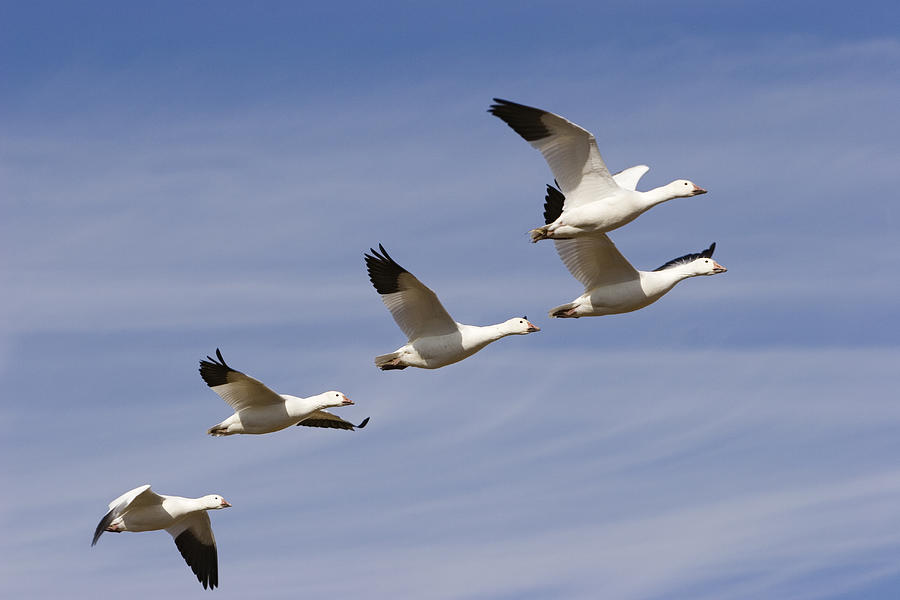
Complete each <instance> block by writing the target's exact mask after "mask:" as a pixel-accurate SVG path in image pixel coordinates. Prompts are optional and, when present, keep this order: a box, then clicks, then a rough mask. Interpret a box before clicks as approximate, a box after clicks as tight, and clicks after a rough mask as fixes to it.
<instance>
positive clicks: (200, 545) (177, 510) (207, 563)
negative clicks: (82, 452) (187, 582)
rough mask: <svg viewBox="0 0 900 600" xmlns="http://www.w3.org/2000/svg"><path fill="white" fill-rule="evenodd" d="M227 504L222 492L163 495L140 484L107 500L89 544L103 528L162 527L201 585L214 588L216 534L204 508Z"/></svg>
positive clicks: (215, 584)
mask: <svg viewBox="0 0 900 600" xmlns="http://www.w3.org/2000/svg"><path fill="white" fill-rule="evenodd" d="M229 506H231V505H230V504H229V503H228V502H226V501H225V499H224V498H222V497H221V496H216V495H210V496H203V497H202V498H182V497H180V496H163V495H160V494H157V493H155V492H153V490H151V489H150V486H149V485H142V486H140V487H136V488H134V489H133V490H131V491H129V492H125V493H124V494H122V495H121V496H119V497H118V498H116V499H115V500H113V501H112V502H110V503H109V512H108V513H106V514H105V515H104V516H103V518H102V519H100V523H99V524H98V525H97V529H95V530H94V540H93V541H92V542H91V546H94V545H95V544H96V543H97V540H98V539H100V536H101V535H102V534H103V532H104V531H112V532H114V533H119V532H122V531H156V530H158V529H165V530H166V531H168V532H169V534H171V536H172V537H173V538H174V539H175V545H176V546H177V547H178V551H179V552H181V556H183V557H184V560H185V562H186V563H187V564H188V566H189V567H190V568H191V570H192V571H193V572H194V575H196V576H197V579H198V580H199V581H200V583H202V584H203V588H204V589H206V588H207V587H209V589H214V588H215V587H216V586H217V585H219V559H218V554H217V552H216V537H215V536H214V535H213V532H212V527H211V526H210V524H209V515H208V514H206V511H208V510H217V509H220V508H227V507H229Z"/></svg>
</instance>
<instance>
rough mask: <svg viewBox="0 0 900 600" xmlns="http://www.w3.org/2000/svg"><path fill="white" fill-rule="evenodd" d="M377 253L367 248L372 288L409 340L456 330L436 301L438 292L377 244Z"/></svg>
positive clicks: (441, 306)
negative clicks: (373, 287) (399, 263)
mask: <svg viewBox="0 0 900 600" xmlns="http://www.w3.org/2000/svg"><path fill="white" fill-rule="evenodd" d="M378 250H380V252H378V251H376V250H374V249H371V248H370V249H369V251H370V252H371V253H372V254H371V255H370V254H366V255H365V257H366V269H367V270H368V272H369V280H370V281H371V282H372V285H373V286H375V291H377V292H378V293H379V294H381V300H382V301H383V302H384V305H385V306H387V308H388V310H389V311H391V316H393V317H394V321H396V322H397V325H398V326H399V327H400V329H402V330H403V333H405V334H406V337H407V338H409V340H410V341H413V340H416V339H418V338H421V337H430V336H436V335H445V334H448V333H453V332H455V331H457V327H456V322H455V321H454V320H453V318H452V317H451V316H450V314H449V313H448V312H447V310H446V309H445V308H444V307H443V305H442V304H441V301H440V300H438V297H437V294H435V293H434V292H432V291H431V290H430V289H429V288H428V287H427V286H426V285H425V284H423V283H422V282H421V281H419V280H418V279H416V278H415V277H414V276H413V274H412V273H410V272H409V271H407V270H406V269H404V268H403V267H401V266H400V265H398V264H397V263H396V262H395V261H394V259H393V258H391V257H390V255H389V254H388V253H387V251H386V250H385V249H384V246H382V245H381V244H378Z"/></svg>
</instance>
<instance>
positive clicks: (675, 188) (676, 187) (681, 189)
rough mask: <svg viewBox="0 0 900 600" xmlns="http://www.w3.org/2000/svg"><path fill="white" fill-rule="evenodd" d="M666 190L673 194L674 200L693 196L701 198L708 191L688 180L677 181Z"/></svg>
mask: <svg viewBox="0 0 900 600" xmlns="http://www.w3.org/2000/svg"><path fill="white" fill-rule="evenodd" d="M666 189H667V191H668V192H669V193H671V194H672V197H673V198H690V197H691V196H699V195H700V194H705V193H706V190H704V189H703V188H702V187H700V186H699V185H697V184H696V183H694V182H693V181H689V180H687V179H676V180H675V181H673V182H672V183H670V184H669V185H667V186H666Z"/></svg>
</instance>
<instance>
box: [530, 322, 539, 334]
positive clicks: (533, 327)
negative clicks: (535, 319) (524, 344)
mask: <svg viewBox="0 0 900 600" xmlns="http://www.w3.org/2000/svg"><path fill="white" fill-rule="evenodd" d="M527 323H528V333H534V332H535V331H540V330H541V328H540V327H538V326H537V325H535V324H534V323H532V322H531V321H527Z"/></svg>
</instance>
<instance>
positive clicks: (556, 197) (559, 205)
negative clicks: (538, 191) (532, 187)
mask: <svg viewBox="0 0 900 600" xmlns="http://www.w3.org/2000/svg"><path fill="white" fill-rule="evenodd" d="M553 183H556V180H555V179H554V180H553ZM557 185H559V184H557ZM565 201H566V197H565V196H564V195H563V193H562V192H561V191H559V190H558V189H556V188H555V187H553V186H552V185H548V186H547V195H546V196H544V223H546V224H547V225H549V224H550V223H552V222H553V221H555V220H557V219H558V218H559V215H561V214H562V210H563V204H564V203H565Z"/></svg>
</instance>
